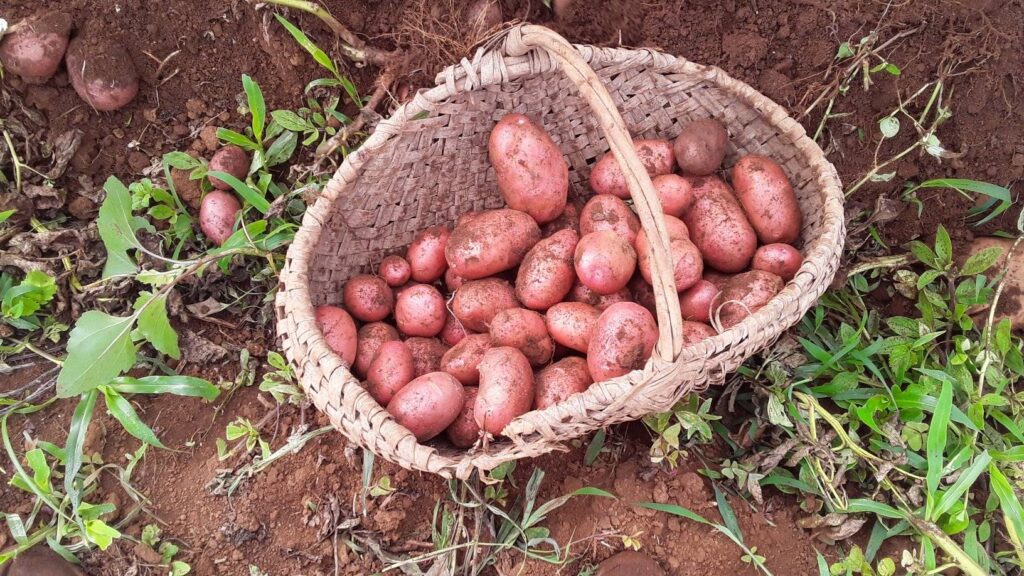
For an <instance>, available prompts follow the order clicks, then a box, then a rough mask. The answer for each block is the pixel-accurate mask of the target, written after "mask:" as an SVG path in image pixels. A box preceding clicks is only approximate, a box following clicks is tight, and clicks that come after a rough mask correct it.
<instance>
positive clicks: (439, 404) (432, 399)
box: [387, 372, 466, 442]
mask: <svg viewBox="0 0 1024 576" xmlns="http://www.w3.org/2000/svg"><path fill="white" fill-rule="evenodd" d="M465 403H466V391H465V390H464V389H463V388H462V384H459V381H458V380H456V379H455V378H454V377H452V375H451V374H445V373H444V372H431V373H429V374H424V375H422V376H420V377H418V378H415V379H413V381H412V382H409V383H408V384H406V385H405V386H403V387H402V389H401V390H399V391H398V393H396V394H395V397H394V398H392V399H391V402H389V403H388V408H387V410H388V412H389V413H390V414H391V416H392V417H393V418H394V419H395V421H396V422H398V423H399V424H401V425H402V426H405V428H406V429H407V430H409V432H412V434H413V436H415V437H416V440H417V441H419V442H426V441H427V440H430V439H431V438H433V437H434V436H437V435H438V434H440V433H441V432H444V431H445V429H446V428H448V426H450V425H451V423H452V422H454V421H455V419H456V418H458V417H459V414H460V413H461V412H462V407H463V405H464V404H465Z"/></svg>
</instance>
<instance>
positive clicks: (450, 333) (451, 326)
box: [439, 312, 466, 346]
mask: <svg viewBox="0 0 1024 576" xmlns="http://www.w3.org/2000/svg"><path fill="white" fill-rule="evenodd" d="M439 337H440V338H441V342H444V343H445V344H447V345H448V346H455V345H456V344H458V343H459V342H461V341H462V339H463V338H465V337H466V327H465V326H463V325H462V322H459V319H458V318H456V317H455V315H454V314H452V313H451V312H449V313H448V317H447V318H446V319H445V321H444V328H442V329H441V334H440V336H439Z"/></svg>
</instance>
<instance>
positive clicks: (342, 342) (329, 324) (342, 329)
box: [314, 306, 357, 366]
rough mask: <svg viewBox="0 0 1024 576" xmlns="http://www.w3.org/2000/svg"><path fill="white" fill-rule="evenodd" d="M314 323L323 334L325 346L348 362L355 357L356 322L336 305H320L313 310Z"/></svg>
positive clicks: (350, 363)
mask: <svg viewBox="0 0 1024 576" xmlns="http://www.w3.org/2000/svg"><path fill="white" fill-rule="evenodd" d="M314 316H315V317H316V325H317V326H318V327H319V328H320V332H321V333H323V335H324V341H325V342H327V347H328V348H330V349H331V350H333V351H334V353H335V354H337V355H338V356H341V359H342V360H343V361H344V362H345V364H348V365H349V366H351V365H352V362H354V361H355V359H356V342H357V340H356V323H355V322H353V321H352V317H351V316H349V315H348V312H345V311H344V310H342V309H341V308H338V307H337V306H320V307H318V308H317V309H316V311H315V312H314Z"/></svg>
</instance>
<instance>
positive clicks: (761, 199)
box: [732, 154, 803, 244]
mask: <svg viewBox="0 0 1024 576" xmlns="http://www.w3.org/2000/svg"><path fill="white" fill-rule="evenodd" d="M732 186H733V190H735V191H736V198H737V199H738V200H739V202H740V204H741V205H742V206H743V210H744V211H745V212H746V213H747V218H748V220H750V224H751V226H753V227H754V230H755V231H757V237H758V239H760V240H761V243H762V244H775V243H777V242H784V243H787V244H792V243H793V242H796V241H797V239H798V238H799V237H800V228H801V226H802V225H803V215H802V214H801V213H800V203H799V202H797V199H796V193H795V192H793V186H792V185H791V184H790V183H789V178H787V177H786V173H785V171H783V169H782V166H779V165H778V164H776V163H775V161H774V160H772V159H771V158H766V157H764V156H760V155H758V154H749V155H747V156H744V157H743V158H740V159H739V160H738V161H737V162H736V165H735V166H733V167H732Z"/></svg>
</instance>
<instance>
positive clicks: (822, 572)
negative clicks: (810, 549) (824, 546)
mask: <svg viewBox="0 0 1024 576" xmlns="http://www.w3.org/2000/svg"><path fill="white" fill-rule="evenodd" d="M815 553H817V555H818V576H831V575H832V572H830V571H829V569H828V560H825V557H824V556H822V555H821V552H818V551H817V550H815Z"/></svg>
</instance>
